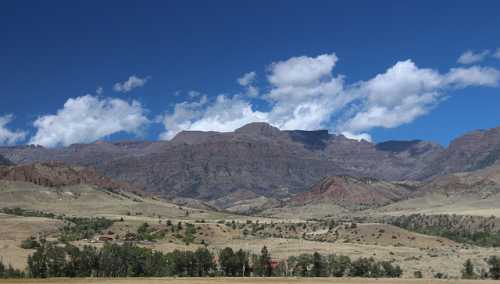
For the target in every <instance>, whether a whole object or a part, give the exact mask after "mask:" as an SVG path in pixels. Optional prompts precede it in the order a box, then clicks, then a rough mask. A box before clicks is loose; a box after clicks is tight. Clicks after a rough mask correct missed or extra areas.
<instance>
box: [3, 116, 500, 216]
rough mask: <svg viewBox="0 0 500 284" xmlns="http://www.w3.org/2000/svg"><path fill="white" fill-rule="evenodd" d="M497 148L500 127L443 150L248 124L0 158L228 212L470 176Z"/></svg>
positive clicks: (6, 150)
mask: <svg viewBox="0 0 500 284" xmlns="http://www.w3.org/2000/svg"><path fill="white" fill-rule="evenodd" d="M499 149H500V127H498V128H494V129H490V130H484V131H474V132H471V133H468V134H466V135H464V136H461V137H459V138H457V139H455V140H454V141H453V142H452V143H451V144H450V146H449V147H448V148H443V147H442V146H440V145H438V144H435V143H432V142H428V141H422V140H412V141H388V142H383V143H378V144H374V143H370V142H367V141H364V140H363V141H357V140H352V139H348V138H346V137H344V136H342V135H333V134H329V133H328V132H327V131H325V130H318V131H303V130H292V131H282V130H279V129H277V128H275V127H272V126H270V125H268V124H265V123H251V124H248V125H245V126H243V127H241V128H240V129H237V130H236V131H234V132H226V133H218V132H201V131H184V132H181V133H179V134H178V135H177V136H176V137H175V138H173V139H172V140H171V141H154V142H150V141H128V142H102V141H99V142H96V143H91V144H75V145H71V146H68V147H61V148H53V149H48V148H44V147H40V146H16V147H0V155H4V156H5V157H6V158H8V159H9V160H11V161H13V162H14V163H16V164H23V165H26V164H31V163H38V162H48V161H61V162H64V163H66V164H69V165H77V166H91V167H93V168H95V169H96V170H97V172H99V173H101V174H104V175H106V176H108V177H111V178H113V179H116V180H120V181H124V182H127V183H130V184H132V185H134V186H137V187H142V188H144V189H145V190H146V191H148V192H154V193H158V194H160V195H162V196H163V197H167V198H188V199H198V200H203V201H204V202H209V203H210V205H211V206H216V207H219V208H229V207H231V206H233V205H236V204H240V202H239V201H242V200H257V199H258V198H259V197H262V196H264V197H266V198H272V199H278V200H279V199H283V198H288V197H291V196H294V195H296V194H300V193H302V192H306V191H308V190H309V189H310V188H311V187H312V186H313V185H315V184H317V183H318V182H319V181H320V180H322V179H324V178H327V177H331V176H341V175H347V176H351V177H354V178H356V177H358V178H359V177H370V178H373V179H377V180H390V181H394V180H399V181H403V180H415V181H425V180H430V179H432V178H434V177H437V176H442V175H446V174H450V173H455V172H463V171H472V170H477V169H481V168H484V167H488V166H491V165H493V164H494V163H496V162H497V161H498V160H499V157H500V156H499V153H500V150H499Z"/></svg>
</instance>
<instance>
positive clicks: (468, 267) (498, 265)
mask: <svg viewBox="0 0 500 284" xmlns="http://www.w3.org/2000/svg"><path fill="white" fill-rule="evenodd" d="M486 262H487V263H488V266H489V270H488V271H480V272H479V273H477V272H476V270H475V268H474V264H473V263H472V261H471V260H470V259H467V261H466V262H465V263H464V267H463V269H462V278H464V279H488V278H490V279H494V280H500V258H499V257H497V256H491V257H490V258H488V260H487V261H486Z"/></svg>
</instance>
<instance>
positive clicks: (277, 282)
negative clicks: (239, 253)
mask: <svg viewBox="0 0 500 284" xmlns="http://www.w3.org/2000/svg"><path fill="white" fill-rule="evenodd" d="M497 282H498V281H489V280H435V279H432V280H431V279H366V278H278V277H273V278H122V279H96V278H93V279H88V278H83V279H81V278H76V279H66V278H62V279H43V280H40V279H29V280H24V279H23V280H0V284H24V283H26V284H28V283H46V284H53V283H54V284H56V283H57V284H58V283H69V284H136V283H140V284H219V283H226V284H232V283H246V284H264V283H272V284H285V283H318V284H326V283H334V284H371V283H374V284H398V283H403V284H438V283H460V284H473V283H481V284H492V283H497Z"/></svg>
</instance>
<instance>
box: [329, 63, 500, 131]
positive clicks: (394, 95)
mask: <svg viewBox="0 0 500 284" xmlns="http://www.w3.org/2000/svg"><path fill="white" fill-rule="evenodd" d="M499 81H500V72H499V71H498V70H496V69H492V68H483V67H477V66H472V67H469V68H452V69H450V71H449V72H448V73H446V74H440V73H439V72H438V71H436V70H432V69H425V68H418V67H417V66H416V65H415V64H414V63H413V62H412V61H411V60H406V61H400V62H398V63H397V64H396V65H394V66H393V67H391V68H389V69H388V70H387V71H386V72H385V73H383V74H379V75H377V76H375V77H374V78H373V79H371V80H368V81H366V82H361V83H358V84H357V85H356V86H355V87H354V88H353V92H355V93H358V94H359V95H360V98H361V99H360V102H359V104H358V109H357V110H356V111H355V112H354V114H352V115H351V116H349V117H348V118H347V119H346V120H345V121H343V122H340V123H338V125H337V130H339V131H340V132H350V133H354V134H357V133H362V132H364V131H369V130H371V129H372V128H375V127H383V128H394V127H398V126H400V125H402V124H406V123H410V122H412V121H414V120H415V119H416V118H418V117H420V116H422V115H425V114H427V113H428V112H429V111H431V110H432V109H433V108H434V107H435V106H436V105H438V104H439V103H440V102H441V101H442V100H444V99H445V98H446V91H449V90H450V89H459V88H465V87H468V86H489V87H494V86H497V84H498V82H499Z"/></svg>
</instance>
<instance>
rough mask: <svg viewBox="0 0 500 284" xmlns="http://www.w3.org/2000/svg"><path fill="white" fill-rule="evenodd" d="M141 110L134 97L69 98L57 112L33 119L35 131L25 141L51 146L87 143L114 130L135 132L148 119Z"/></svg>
mask: <svg viewBox="0 0 500 284" xmlns="http://www.w3.org/2000/svg"><path fill="white" fill-rule="evenodd" d="M145 112H146V111H145V109H144V108H143V107H142V105H141V104H140V103H139V102H137V101H132V102H130V103H129V102H127V101H124V100H121V99H115V98H103V99H100V98H98V97H95V96H91V95H85V96H81V97H76V98H70V99H68V100H67V101H66V103H65V104H64V106H63V108H62V109H59V110H58V111H57V114H53V115H45V116H41V117H39V118H38V119H37V120H36V121H35V122H34V124H33V125H34V127H35V128H36V129H37V131H36V134H35V135H34V136H33V137H32V138H31V140H30V142H29V143H30V144H36V145H43V146H46V147H55V146H67V145H70V144H74V143H89V142H93V141H96V140H98V139H101V138H104V137H106V136H109V135H111V134H114V133H118V132H127V133H133V134H136V135H139V134H140V133H141V130H142V129H143V127H144V126H145V125H146V124H147V123H148V122H149V121H148V118H147V117H146V114H145Z"/></svg>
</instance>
